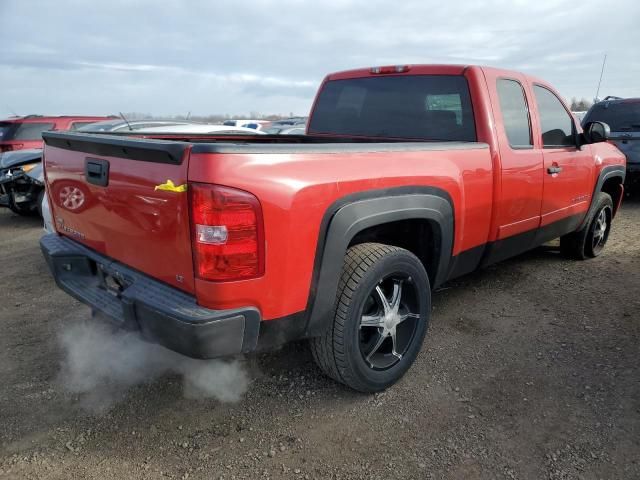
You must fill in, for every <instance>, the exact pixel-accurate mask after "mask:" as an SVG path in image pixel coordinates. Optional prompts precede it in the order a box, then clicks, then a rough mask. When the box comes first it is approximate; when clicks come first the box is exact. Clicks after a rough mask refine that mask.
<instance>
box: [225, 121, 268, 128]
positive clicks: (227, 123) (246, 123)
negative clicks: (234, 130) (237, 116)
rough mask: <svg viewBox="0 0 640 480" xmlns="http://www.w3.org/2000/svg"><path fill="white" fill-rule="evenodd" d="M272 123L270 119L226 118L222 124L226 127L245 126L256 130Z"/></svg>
mask: <svg viewBox="0 0 640 480" xmlns="http://www.w3.org/2000/svg"><path fill="white" fill-rule="evenodd" d="M270 124H271V122H269V121H268V120H225V121H224V122H222V125H224V126H225V127H244V128H252V129H254V130H262V129H263V128H266V127H268V126H269V125H270Z"/></svg>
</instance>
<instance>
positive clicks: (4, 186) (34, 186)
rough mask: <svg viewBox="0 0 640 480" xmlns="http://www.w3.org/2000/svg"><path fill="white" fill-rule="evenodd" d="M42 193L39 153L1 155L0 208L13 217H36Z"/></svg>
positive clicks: (42, 176)
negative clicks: (8, 210) (12, 213)
mask: <svg viewBox="0 0 640 480" xmlns="http://www.w3.org/2000/svg"><path fill="white" fill-rule="evenodd" d="M43 192H44V175H43V171H42V150H41V149H28V150H16V151H13V152H5V153H0V207H8V208H10V209H11V210H12V211H13V212H14V213H17V214H20V215H30V214H33V213H39V211H40V205H41V203H42V197H43V195H44V194H43Z"/></svg>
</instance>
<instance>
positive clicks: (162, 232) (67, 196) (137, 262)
mask: <svg viewBox="0 0 640 480" xmlns="http://www.w3.org/2000/svg"><path fill="white" fill-rule="evenodd" d="M45 142H46V148H45V155H44V157H45V171H46V177H47V184H48V192H49V197H50V203H51V210H52V215H53V223H54V226H55V229H56V230H57V232H58V233H59V234H61V235H64V236H67V237H69V238H71V239H73V240H75V241H77V242H80V243H82V244H84V245H86V246H87V247H89V248H91V249H93V250H95V251H97V252H99V253H101V254H103V255H106V256H108V257H110V258H112V259H114V260H116V261H119V262H122V263H124V264H126V265H128V266H130V267H133V268H135V269H137V270H139V271H141V272H143V273H145V274H147V275H150V276H152V277H155V278H157V279H158V280H161V281H164V282H166V283H168V284H170V285H173V286H175V287H177V288H180V289H182V290H185V291H187V292H190V293H192V292H193V288H194V287H193V262H192V256H191V236H190V226H189V208H188V199H187V193H186V187H183V188H180V186H183V185H186V183H187V169H188V159H189V150H190V149H189V146H188V144H185V143H181V142H173V141H159V140H140V139H122V138H120V137H109V136H103V135H89V134H78V133H75V134H74V133H66V132H65V133H63V132H59V133H58V132H48V133H46V134H45Z"/></svg>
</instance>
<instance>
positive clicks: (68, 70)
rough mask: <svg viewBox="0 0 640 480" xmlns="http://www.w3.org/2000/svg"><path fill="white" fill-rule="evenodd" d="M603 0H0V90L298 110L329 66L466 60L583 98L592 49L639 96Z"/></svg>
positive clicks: (141, 103) (93, 107) (102, 106)
mask: <svg viewBox="0 0 640 480" xmlns="http://www.w3.org/2000/svg"><path fill="white" fill-rule="evenodd" d="M616 9H617V10H618V11H623V12H624V14H623V15H617V14H613V15H608V16H607V17H606V19H605V18H604V17H603V12H602V5H601V4H599V3H597V2H595V1H584V2H582V3H581V4H580V6H579V8H576V7H575V6H573V5H571V4H567V3H566V2H564V1H549V0H547V1H542V0H541V1H539V2H535V3H532V2H528V1H524V0H521V1H516V2H510V1H505V0H487V1H485V2H474V1H471V0H468V1H465V2H442V1H434V0H406V1H404V2H396V3H395V4H394V3H389V2H388V1H386V0H385V1H381V0H352V1H347V0H344V1H340V0H332V1H325V2H314V3H310V2H305V1H302V0H278V1H275V0H274V1H266V0H254V1H252V2H249V3H247V2H231V1H223V0H221V1H218V2H211V1H208V0H191V1H190V2H188V3H184V2H182V1H178V0H163V1H157V0H137V1H133V0H131V1H129V0H110V1H109V2H86V1H81V0H60V1H59V2H56V7H55V8H51V4H50V2H46V1H44V0H2V1H0V17H1V18H3V20H5V21H4V22H3V28H2V29H1V30H0V45H2V54H1V55H0V71H1V72H2V73H1V74H0V75H1V76H2V88H3V95H2V96H3V99H5V101H6V102H9V103H10V104H11V107H12V108H13V109H14V110H17V111H19V112H21V113H26V112H54V113H64V112H69V113H75V112H78V113H113V112H117V111H141V112H149V113H156V114H163V113H164V114H170V113H184V112H185V111H189V110H190V111H192V112H194V113H199V114H205V113H225V112H228V113H245V112H249V111H261V112H265V113H266V112H287V113H288V112H290V111H295V112H297V113H305V111H306V110H307V109H308V108H309V106H310V104H311V101H312V99H313V95H314V92H315V89H316V87H317V85H318V84H319V82H320V81H321V80H322V78H323V77H324V75H325V74H327V73H329V72H331V71H336V70H344V69H348V68H356V67H362V66H371V65H381V64H396V63H463V64H468V63H480V64H489V65H492V66H498V67H505V68H514V69H517V70H522V71H525V72H527V73H532V74H534V75H536V76H539V77H542V78H545V79H547V80H549V81H550V82H552V83H553V84H554V85H556V86H557V87H558V89H559V90H560V92H561V93H563V94H564V95H565V96H567V97H571V96H577V97H583V96H584V97H587V98H589V97H592V96H593V94H594V93H595V92H594V90H595V87H596V84H597V81H598V77H599V74H600V68H601V64H602V58H603V55H604V53H605V52H606V53H608V61H607V69H606V71H605V77H604V79H603V88H602V92H604V93H605V94H617V95H622V96H640V84H638V82H637V80H636V79H637V78H638V76H639V75H640V57H638V56H637V55H629V53H628V50H627V49H628V48H632V46H633V45H637V44H640V29H638V28H636V20H637V18H639V17H640V3H638V2H636V1H635V0H622V1H621V2H618V4H617V7H616ZM622 38H624V42H623V41H622V40H621V39H622ZM1 103H2V102H0V113H2V112H3V109H6V106H5V105H2V104H1ZM4 113H7V112H4Z"/></svg>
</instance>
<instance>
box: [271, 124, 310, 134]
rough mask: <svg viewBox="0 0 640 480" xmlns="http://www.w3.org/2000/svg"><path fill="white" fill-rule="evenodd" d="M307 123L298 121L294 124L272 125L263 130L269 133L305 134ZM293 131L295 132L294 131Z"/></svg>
mask: <svg viewBox="0 0 640 480" xmlns="http://www.w3.org/2000/svg"><path fill="white" fill-rule="evenodd" d="M306 128H307V125H306V124H304V123H297V124H293V125H283V124H280V125H275V126H274V125H271V126H270V127H268V128H265V129H264V130H263V132H264V133H266V134H268V135H304V132H305V130H306ZM292 132H293V133H292Z"/></svg>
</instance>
